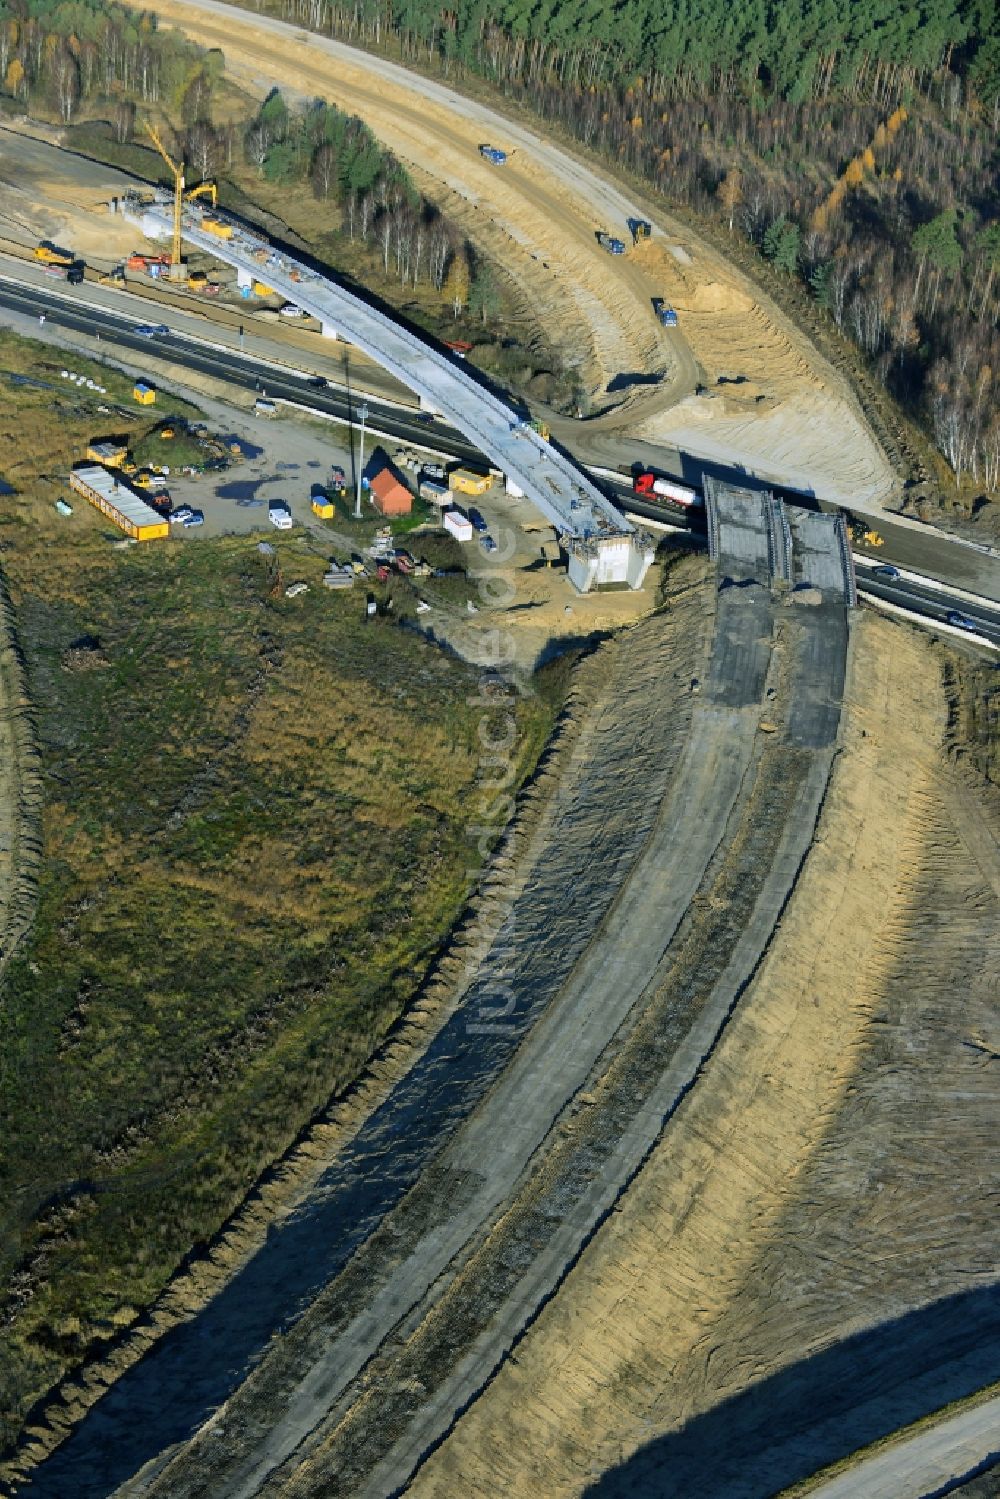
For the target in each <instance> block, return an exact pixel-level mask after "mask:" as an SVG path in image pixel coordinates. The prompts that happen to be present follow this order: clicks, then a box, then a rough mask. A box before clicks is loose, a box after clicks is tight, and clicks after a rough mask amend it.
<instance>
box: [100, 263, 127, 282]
mask: <svg viewBox="0 0 1000 1499" xmlns="http://www.w3.org/2000/svg"><path fill="white" fill-rule="evenodd" d="M97 279H98V281H99V282H100V284H101V285H102V286H107V285H108V283H109V282H110V281H124V280H125V267H124V265H123V264H119V265H116V266H112V268H111V270H110V271H104V272H102V273H101V275H99V276H98V278H97Z"/></svg>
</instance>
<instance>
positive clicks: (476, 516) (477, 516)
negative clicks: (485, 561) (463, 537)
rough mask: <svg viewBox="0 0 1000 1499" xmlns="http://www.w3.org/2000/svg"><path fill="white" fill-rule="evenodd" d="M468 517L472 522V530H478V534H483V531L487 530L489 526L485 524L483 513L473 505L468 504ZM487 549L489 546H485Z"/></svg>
mask: <svg viewBox="0 0 1000 1499" xmlns="http://www.w3.org/2000/svg"><path fill="white" fill-rule="evenodd" d="M469 519H470V521H471V522H472V529H473V530H474V531H478V532H479V534H480V536H483V535H485V533H486V532H487V531H488V530H489V526H488V525H487V524H486V521H485V519H484V517H483V515H482V514H481V512H480V511H478V510H477V509H476V507H475V506H474V505H470V506H469ZM488 550H489V548H488V547H487V551H488Z"/></svg>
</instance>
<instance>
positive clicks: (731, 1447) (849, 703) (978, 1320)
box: [409, 616, 1000, 1499]
mask: <svg viewBox="0 0 1000 1499" xmlns="http://www.w3.org/2000/svg"><path fill="white" fill-rule="evenodd" d="M945 721H946V714H945V702H944V694H943V691H942V684H941V672H940V663H939V662H938V660H936V659H935V657H934V655H933V653H932V652H930V651H928V650H927V648H926V646H925V645H924V644H923V643H922V642H921V641H920V640H919V639H917V638H915V637H914V636H912V635H910V634H907V633H905V632H903V631H900V630H898V629H897V628H895V627H893V626H891V625H888V624H886V623H884V622H882V621H879V620H877V619H874V618H872V617H870V616H864V617H862V618H861V619H860V620H859V622H858V624H857V626H856V629H855V640H854V648H853V653H852V664H851V670H850V674H849V680H848V689H847V698H846V722H845V728H844V733H843V739H842V753H841V755H840V756H839V758H838V760H837V763H836V766H835V768H834V772H833V777H832V780H831V784H830V788H829V790H828V793H827V796H826V800H825V803H824V807H823V813H822V817H821V819H820V824H819V828H818V831H817V837H816V840H815V843H814V846H813V848H812V851H811V853H810V856H809V859H808V861H807V863H806V865H805V868H804V870H803V873H802V876H801V878H800V880H799V883H798V885H797V887H796V890H795V893H794V895H793V897H792V900H791V902H790V904H789V906H788V909H787V911H786V912H785V914H784V916H783V918H782V921H781V926H780V930H779V933H778V935H777V937H776V939H775V941H774V943H773V945H772V948H771V950H770V952H769V953H768V955H767V957H766V958H765V960H764V963H763V965H762V966H761V968H760V970H759V972H758V974H757V976H756V978H755V980H754V983H753V985H752V986H751V989H750V990H749V992H748V994H747V995H746V997H745V1000H744V1002H743V1004H741V1006H740V1007H739V1009H738V1010H737V1012H736V1014H735V1015H734V1018H733V1020H732V1021H731V1023H730V1025H729V1027H728V1029H727V1031H726V1032H725V1034H724V1036H723V1038H722V1041H721V1043H720V1045H719V1046H718V1048H717V1050H716V1052H715V1053H714V1055H713V1056H712V1057H711V1059H710V1060H709V1061H708V1063H707V1065H706V1066H705V1068H704V1071H703V1073H702V1075H701V1078H700V1080H699V1084H698V1087H697V1088H695V1089H694V1090H693V1091H692V1092H691V1094H690V1095H689V1096H688V1097H687V1098H686V1099H685V1101H684V1102H683V1103H682V1105H681V1107H680V1108H679V1109H678V1111H677V1114H676V1116H675V1118H674V1120H673V1121H672V1123H671V1126H670V1127H669V1128H668V1130H667V1131H666V1133H665V1135H664V1139H663V1142H662V1144H661V1145H660V1146H659V1147H658V1148H657V1149H656V1150H655V1151H654V1153H653V1154H652V1156H651V1157H650V1159H649V1161H648V1163H647V1165H646V1166H645V1168H644V1170H643V1171H642V1172H641V1173H640V1175H639V1176H638V1178H637V1179H636V1181H635V1183H634V1185H633V1186H632V1188H631V1189H630V1190H629V1192H628V1193H627V1194H626V1195H625V1196H624V1198H623V1199H622V1200H621V1202H620V1203H619V1205H618V1211H617V1212H616V1213H615V1214H614V1216H613V1217H612V1218H611V1219H610V1220H609V1221H608V1223H607V1224H606V1225H605V1226H604V1227H603V1228H602V1229H601V1231H600V1233H599V1234H598V1235H597V1236H596V1237H595V1239H594V1240H593V1242H592V1243H591V1245H590V1246H589V1248H588V1249H587V1251H586V1253H585V1254H584V1255H583V1257H582V1258H581V1260H580V1262H579V1264H578V1265H577V1267H576V1268H575V1269H574V1271H573V1272H572V1274H571V1275H570V1276H569V1278H568V1279H567V1281H566V1283H565V1285H564V1286H563V1288H562V1290H561V1291H560V1294H559V1295H558V1296H557V1297H556V1298H555V1299H554V1300H553V1301H552V1302H551V1304H550V1305H549V1306H548V1307H547V1308H546V1309H545V1310H544V1312H543V1313H542V1315H541V1316H540V1317H539V1318H538V1320H537V1322H536V1324H535V1326H534V1327H533V1328H532V1330H531V1331H530V1332H529V1334H528V1336H527V1337H526V1338H525V1339H524V1340H523V1341H522V1342H521V1344H520V1345H519V1347H518V1349H517V1353H516V1358H512V1359H509V1360H508V1361H507V1362H506V1363H505V1364H504V1366H503V1368H502V1369H501V1371H500V1372H499V1373H498V1375H497V1376H496V1378H495V1379H494V1380H493V1381H492V1383H491V1384H490V1386H489V1387H488V1389H487V1390H486V1392H485V1393H484V1394H483V1395H482V1397H481V1398H480V1399H479V1400H478V1401H477V1402H476V1403H475V1404H474V1405H473V1406H472V1407H471V1408H470V1409H469V1410H468V1412H467V1413H466V1414H465V1415H464V1416H463V1417H462V1418H461V1419H460V1420H459V1421H458V1423H457V1425H456V1426H455V1428H454V1430H453V1432H452V1433H451V1435H450V1436H449V1438H448V1439H447V1441H445V1442H444V1444H443V1445H442V1446H441V1447H440V1448H439V1449H438V1450H437V1451H435V1452H434V1453H433V1454H432V1455H431V1456H430V1457H429V1458H428V1460H427V1461H426V1463H425V1464H424V1466H423V1468H422V1469H421V1470H420V1472H419V1473H418V1475H417V1477H416V1479H415V1480H414V1482H413V1484H412V1485H411V1487H410V1490H409V1492H411V1493H413V1494H415V1495H419V1496H421V1499H428V1496H430V1495H444V1494H454V1493H462V1494H467V1495H470V1496H472V1495H480V1494H483V1495H485V1494H487V1493H489V1494H495V1493H498V1492H499V1493H509V1494H515V1493H522V1492H529V1491H530V1492H534V1493H538V1494H541V1495H545V1496H549V1495H569V1494H580V1493H583V1492H593V1493H595V1494H600V1495H602V1496H604V1495H608V1496H611V1495H617V1494H624V1493H633V1492H637V1491H638V1492H655V1493H657V1494H662V1495H670V1496H673V1495H676V1496H678V1499H680V1496H681V1495H688V1494H691V1493H698V1494H699V1495H705V1496H711V1499H717V1496H718V1499H721V1496H723V1495H725V1496H726V1499H735V1496H736V1495H741V1496H744V1499H746V1496H753V1499H763V1496H764V1495H769V1494H773V1493H774V1492H776V1491H777V1490H779V1489H780V1488H782V1487H783V1486H784V1485H785V1484H787V1483H789V1482H793V1481H794V1480H795V1479H797V1478H799V1477H802V1476H803V1475H804V1474H805V1473H808V1472H811V1471H813V1470H814V1469H815V1468H816V1467H819V1466H822V1465H823V1464H824V1463H826V1462H829V1461H832V1460H833V1458H834V1457H836V1456H842V1455H843V1454H844V1452H845V1451H850V1450H851V1445H850V1444H851V1443H852V1442H854V1443H855V1444H856V1442H857V1440H858V1433H859V1432H863V1433H867V1434H868V1437H869V1439H871V1438H872V1437H874V1436H875V1435H878V1434H881V1431H882V1430H886V1429H888V1430H891V1429H893V1426H894V1424H898V1421H899V1419H900V1415H901V1413H902V1417H903V1419H915V1417H916V1416H917V1415H919V1414H920V1413H921V1409H920V1408H919V1402H920V1401H921V1400H922V1401H923V1402H924V1406H923V1409H926V1408H928V1407H927V1402H930V1408H933V1402H934V1401H935V1400H937V1401H938V1402H939V1403H943V1402H944V1401H946V1400H947V1399H949V1398H954V1396H955V1395H956V1394H957V1393H961V1391H960V1390H959V1389H958V1386H957V1385H955V1384H954V1382H953V1381H954V1380H955V1379H957V1378H958V1377H959V1375H961V1377H962V1378H964V1379H965V1380H967V1381H975V1380H979V1381H980V1382H981V1383H986V1382H988V1380H989V1378H990V1377H991V1375H990V1372H989V1371H990V1368H991V1367H992V1365H993V1364H994V1363H995V1361H996V1357H997V1335H996V1326H997V1320H996V1317H995V1316H993V1315H992V1314H989V1315H987V1308H988V1306H989V1304H990V1298H991V1296H992V1295H993V1292H992V1286H993V1283H994V1276H993V1270H992V1268H991V1266H992V1251H991V1247H990V1244H991V1239H992V1235H993V1227H992V1225H993V1222H994V1216H993V1212H992V1207H991V1201H990V1196H989V1193H988V1191H986V1190H985V1187H986V1182H987V1180H988V1177H989V1159H988V1158H989V1156H990V1154H991V1153H992V1152H994V1151H995V1143H993V1137H992V1134H991V1130H990V1126H989V1122H988V1121H989V1119H990V1118H991V1117H995V1110H996V1106H997V1098H996V1086H997V1084H996V1078H995V1072H996V1069H995V1066H992V1067H991V1066H990V1058H991V1057H995V1055H996V1029H995V1028H996V1011H995V1004H994V1003H993V1002H992V1000H991V993H990V991H991V986H992V980H991V978H990V975H991V974H993V973H995V971H996V959H997V944H998V942H1000V916H998V903H997V900H996V893H995V889H994V881H995V879H996V875H997V870H998V865H997V862H996V843H995V830H996V826H997V823H996V813H997V808H996V805H995V802H994V801H993V799H992V798H991V796H990V795H989V794H988V793H987V792H985V791H984V789H983V787H982V785H981V784H976V785H973V783H972V782H970V781H969V780H968V779H965V778H964V772H963V773H962V774H963V779H962V781H961V782H960V784H959V786H958V787H956V782H955V777H956V774H957V773H956V771H955V769H954V768H953V767H952V766H951V765H949V764H947V763H946V762H945V760H944V758H943V756H942V752H941V744H942V737H943V734H944V730H945ZM970 798H971V800H970ZM970 819H971V820H970ZM973 825H975V827H976V829H977V831H976V833H975V834H973V833H972V827H973ZM984 943H985V947H984ZM963 1291H964V1292H965V1293H966V1296H965V1298H964V1299H963V1296H962V1295H961V1294H960V1293H961V1292H963ZM977 1296H978V1298H979V1304H978V1308H977V1306H976V1305H974V1303H975V1302H976V1297H977ZM983 1298H985V1301H984V1300H983ZM883 1330H884V1331H883ZM894 1340H895V1341H894ZM894 1350H895V1352H896V1354H897V1355H898V1356H897V1357H896V1358H893V1357H892V1354H893V1351H894ZM852 1360H853V1362H852ZM866 1363H867V1365H868V1367H869V1370H871V1369H876V1368H877V1369H878V1370H879V1371H881V1372H880V1375H879V1378H878V1379H875V1380H874V1381H873V1380H872V1379H870V1378H868V1377H862V1374H863V1369H864V1366H865V1364H866ZM992 1377H994V1378H995V1377H996V1375H995V1372H994V1374H993V1375H992ZM779 1378H780V1397H779V1384H778V1380H779ZM824 1379H826V1381H827V1384H826V1387H823V1380H824ZM911 1379H912V1381H913V1384H912V1388H909V1387H908V1381H909V1380H911ZM973 1387H974V1385H973ZM915 1404H916V1405H917V1407H918V1408H917V1409H916V1410H915V1409H914V1405H915ZM831 1412H832V1413H833V1416H832V1419H831ZM776 1423H777V1424H776Z"/></svg>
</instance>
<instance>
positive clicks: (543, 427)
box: [528, 416, 551, 442]
mask: <svg viewBox="0 0 1000 1499" xmlns="http://www.w3.org/2000/svg"><path fill="white" fill-rule="evenodd" d="M528 426H529V427H530V428H531V430H532V432H537V433H538V435H539V437H540V438H541V439H542V441H543V442H548V441H549V439H550V436H551V434H550V432H549V425H548V422H543V421H540V420H539V419H538V417H537V416H536V417H532V419H531V421H530V422H529V423H528Z"/></svg>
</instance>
